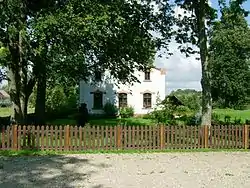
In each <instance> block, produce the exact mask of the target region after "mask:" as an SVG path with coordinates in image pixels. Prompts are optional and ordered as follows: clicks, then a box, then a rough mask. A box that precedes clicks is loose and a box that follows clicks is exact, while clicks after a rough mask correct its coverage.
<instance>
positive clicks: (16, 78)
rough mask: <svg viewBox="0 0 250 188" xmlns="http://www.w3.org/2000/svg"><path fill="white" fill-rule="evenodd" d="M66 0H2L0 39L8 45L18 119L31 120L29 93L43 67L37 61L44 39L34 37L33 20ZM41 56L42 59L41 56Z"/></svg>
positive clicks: (8, 57)
mask: <svg viewBox="0 0 250 188" xmlns="http://www.w3.org/2000/svg"><path fill="white" fill-rule="evenodd" d="M62 2H64V1H63V0H62V1H54V0H48V1H45V0H36V1H26V0H2V1H0V42H1V47H3V48H4V49H6V51H7V53H6V54H7V56H6V59H5V64H4V67H5V68H6V69H7V79H8V81H9V86H10V91H9V93H10V96H11V99H12V101H13V103H14V116H15V119H16V120H17V122H18V123H21V124H24V123H25V122H26V120H27V107H28V100H29V96H30V95H31V93H32V90H33V87H34V85H35V83H36V77H37V73H38V72H39V67H38V66H37V64H36V62H37V61H39V59H40V55H39V53H37V49H36V48H34V45H35V46H38V45H37V44H39V43H40V41H36V40H33V36H32V35H31V33H32V27H31V23H32V21H33V19H34V18H37V17H39V16H42V15H43V13H44V12H45V11H46V10H48V9H49V10H51V11H52V10H53V8H55V7H58V6H61V4H62ZM40 60H41V59H40Z"/></svg>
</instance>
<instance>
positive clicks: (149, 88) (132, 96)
mask: <svg viewBox="0 0 250 188" xmlns="http://www.w3.org/2000/svg"><path fill="white" fill-rule="evenodd" d="M135 75H136V77H137V78H138V79H139V80H140V81H141V83H134V85H129V84H126V85H123V84H119V85H116V83H117V82H116V81H115V80H114V79H112V78H111V77H110V76H109V74H108V72H106V73H105V75H104V77H103V79H102V80H103V81H102V82H99V83H94V82H93V81H91V80H89V81H88V82H87V83H86V82H84V81H81V82H80V103H86V104H87V108H88V109H89V112H90V113H93V114H102V113H103V110H96V109H93V94H91V92H94V91H96V90H97V89H98V90H100V91H103V92H106V93H105V94H103V105H104V104H105V103H107V102H111V103H113V104H115V105H116V106H118V93H119V92H127V93H128V94H127V100H128V105H129V106H133V107H134V109H135V114H146V113H148V112H151V111H152V110H153V108H154V107H155V105H156V99H157V96H159V98H160V99H161V100H163V99H164V98H165V73H164V72H163V71H161V70H158V69H152V70H151V73H150V81H144V73H143V72H139V71H137V72H136V73H135ZM143 92H151V93H152V108H151V109H144V108H143Z"/></svg>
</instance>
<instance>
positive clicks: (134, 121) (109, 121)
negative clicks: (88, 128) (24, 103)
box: [48, 118, 155, 126]
mask: <svg viewBox="0 0 250 188" xmlns="http://www.w3.org/2000/svg"><path fill="white" fill-rule="evenodd" d="M48 124H50V125H76V121H75V120H73V119H56V120H54V121H51V122H49V123H48ZM89 124H90V125H104V126H106V125H108V126H116V125H118V124H119V125H137V126H138V125H140V126H143V125H153V124H155V122H154V121H153V120H151V119H143V118H123V119H119V118H92V119H90V120H89Z"/></svg>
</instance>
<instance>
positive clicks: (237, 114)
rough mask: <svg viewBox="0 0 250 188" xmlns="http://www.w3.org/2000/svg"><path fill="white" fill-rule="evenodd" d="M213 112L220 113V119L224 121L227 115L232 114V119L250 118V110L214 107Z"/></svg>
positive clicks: (244, 119) (243, 119)
mask: <svg viewBox="0 0 250 188" xmlns="http://www.w3.org/2000/svg"><path fill="white" fill-rule="evenodd" d="M213 112H214V113H215V114H217V115H219V117H220V120H222V121H224V120H225V116H230V117H231V121H234V120H235V118H236V119H241V120H242V121H243V122H245V121H246V120H247V119H248V120H250V110H233V109H214V110H213Z"/></svg>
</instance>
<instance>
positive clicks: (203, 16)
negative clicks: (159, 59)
mask: <svg viewBox="0 0 250 188" xmlns="http://www.w3.org/2000/svg"><path fill="white" fill-rule="evenodd" d="M176 2H177V4H178V5H179V6H180V7H181V8H183V9H184V10H185V12H184V14H185V15H184V17H181V15H180V16H179V18H178V20H177V26H178V31H177V37H176V40H177V42H179V43H185V44H186V43H191V44H193V45H197V46H198V48H199V52H198V53H199V54H200V61H201V67H202V78H201V86H202V120H201V124H202V125H208V126H210V125H211V115H212V96H211V71H210V65H209V62H208V48H207V28H206V26H208V25H209V24H210V23H211V21H213V20H214V19H215V10H214V9H212V8H211V7H210V6H209V4H208V1H207V0H176ZM187 14H190V15H187ZM181 51H182V52H185V53H186V54H187V55H189V54H194V53H196V51H194V50H193V49H192V48H191V47H187V48H182V49H181Z"/></svg>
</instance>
